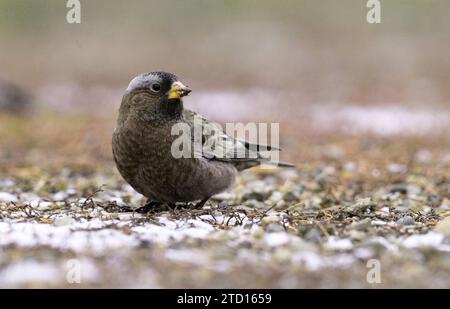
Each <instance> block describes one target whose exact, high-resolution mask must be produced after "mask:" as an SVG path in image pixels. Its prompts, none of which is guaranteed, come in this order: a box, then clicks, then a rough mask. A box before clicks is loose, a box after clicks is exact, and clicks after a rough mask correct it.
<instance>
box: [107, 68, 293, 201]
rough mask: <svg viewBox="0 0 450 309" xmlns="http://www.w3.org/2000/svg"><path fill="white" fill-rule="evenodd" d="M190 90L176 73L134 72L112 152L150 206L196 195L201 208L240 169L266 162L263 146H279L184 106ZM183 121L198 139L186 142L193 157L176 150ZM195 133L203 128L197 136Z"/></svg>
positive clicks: (225, 186) (194, 198)
mask: <svg viewBox="0 0 450 309" xmlns="http://www.w3.org/2000/svg"><path fill="white" fill-rule="evenodd" d="M190 92H191V90H190V89H189V88H188V87H186V86H185V85H183V83H181V82H180V81H179V80H178V78H177V77H176V76H175V75H173V74H171V73H166V72H151V73H145V74H141V75H139V76H137V77H135V78H134V79H133V80H132V81H131V82H130V84H129V86H128V88H127V90H126V92H125V94H124V96H123V99H122V104H121V106H120V110H119V117H118V120H117V127H116V129H115V131H114V134H113V139H112V147H113V155H114V159H115V162H116V165H117V168H118V170H119V172H120V174H121V175H122V177H123V178H124V179H125V180H126V181H127V182H128V183H129V184H130V185H131V186H132V187H133V188H134V189H135V190H136V191H137V192H139V193H141V194H143V195H144V196H146V197H147V198H148V199H149V201H151V202H150V203H148V204H147V205H146V206H145V207H146V208H147V209H149V208H150V207H153V206H156V205H159V204H162V203H168V204H171V205H173V204H174V203H176V202H191V201H197V200H200V202H199V203H198V204H197V205H196V207H202V206H203V205H204V204H205V203H206V201H207V200H208V199H209V198H210V197H211V196H213V195H214V194H217V193H220V192H222V191H224V190H226V189H227V188H229V187H230V186H231V185H232V184H233V183H234V181H235V177H236V175H237V173H238V171H240V170H243V169H246V168H250V167H253V166H257V165H260V164H261V162H263V161H267V159H264V158H263V157H262V156H261V155H260V154H259V151H260V150H267V151H270V150H279V149H277V148H273V147H270V146H262V145H257V144H250V143H248V142H245V141H240V140H237V139H234V138H232V137H230V136H228V135H226V134H225V133H224V132H223V131H221V130H220V129H219V128H218V126H217V125H215V124H213V123H211V122H209V121H208V120H206V119H204V118H203V117H201V116H199V115H198V114H196V113H195V112H193V111H190V110H187V109H184V108H183V101H182V97H183V96H186V95H188V94H189V93H190ZM199 120H200V121H199ZM180 124H181V127H182V128H183V127H184V128H188V129H189V131H191V132H189V133H192V135H190V134H189V143H190V142H191V141H193V143H194V146H192V145H184V146H192V147H185V148H187V149H194V150H193V151H192V152H193V155H192V156H188V157H186V156H184V157H180V156H179V155H178V154H175V155H174V149H175V150H177V149H178V148H177V147H174V145H176V142H177V139H178V141H180V140H179V137H180V136H179V135H176V134H173V128H175V127H176V126H179V125H180ZM196 130H197V131H196ZM175 131H176V130H175ZM196 132H201V133H200V134H201V136H200V138H198V139H195V138H194V137H195V134H196ZM196 141H197V145H196V144H195V142H196ZM189 143H188V144H189ZM211 145H214V146H213V147H211ZM263 148H264V149H263ZM278 165H281V166H289V167H291V166H292V165H290V164H286V163H282V164H280V163H279V164H278Z"/></svg>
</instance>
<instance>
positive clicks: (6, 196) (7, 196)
mask: <svg viewBox="0 0 450 309" xmlns="http://www.w3.org/2000/svg"><path fill="white" fill-rule="evenodd" d="M0 201H2V202H7V203H9V202H14V203H15V202H17V197H16V196H15V195H13V194H11V193H8V192H0Z"/></svg>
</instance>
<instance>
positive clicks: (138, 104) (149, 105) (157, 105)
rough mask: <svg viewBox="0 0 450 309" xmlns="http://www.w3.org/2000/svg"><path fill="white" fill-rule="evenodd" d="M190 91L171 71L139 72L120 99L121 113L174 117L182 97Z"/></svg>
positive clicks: (180, 110) (178, 113) (180, 107)
mask: <svg viewBox="0 0 450 309" xmlns="http://www.w3.org/2000/svg"><path fill="white" fill-rule="evenodd" d="M190 92H191V89H189V88H188V87H186V86H185V85H184V84H183V83H182V82H181V81H179V80H178V78H177V76H175V75H174V74H172V73H167V72H151V73H144V74H140V75H138V76H136V77H135V78H133V80H132V81H131V82H130V84H129V85H128V88H127V91H126V92H125V95H124V98H123V100H122V106H121V113H122V112H127V113H129V112H134V113H136V114H139V115H140V116H142V117H144V118H149V119H151V118H152V117H163V118H164V117H176V116H179V115H180V113H181V112H182V110H183V103H182V97H184V96H187V95H188V94H189V93H190ZM122 110H123V111H122Z"/></svg>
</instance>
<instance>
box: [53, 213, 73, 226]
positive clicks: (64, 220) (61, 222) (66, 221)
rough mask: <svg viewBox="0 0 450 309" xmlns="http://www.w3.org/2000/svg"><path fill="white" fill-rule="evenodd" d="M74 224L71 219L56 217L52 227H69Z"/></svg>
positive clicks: (63, 216) (68, 217)
mask: <svg viewBox="0 0 450 309" xmlns="http://www.w3.org/2000/svg"><path fill="white" fill-rule="evenodd" d="M73 222H74V220H73V218H72V217H70V216H67V215H62V216H61V217H58V218H56V219H55V221H54V222H53V225H55V226H65V225H70V224H72V223H73Z"/></svg>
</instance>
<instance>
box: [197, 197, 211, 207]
mask: <svg viewBox="0 0 450 309" xmlns="http://www.w3.org/2000/svg"><path fill="white" fill-rule="evenodd" d="M209 199H210V198H209V197H207V198H205V199H203V200H201V201H200V202H198V203H197V204H195V205H194V209H202V208H203V206H205V204H206V202H207V201H208V200H209Z"/></svg>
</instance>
